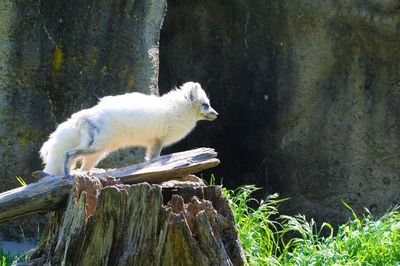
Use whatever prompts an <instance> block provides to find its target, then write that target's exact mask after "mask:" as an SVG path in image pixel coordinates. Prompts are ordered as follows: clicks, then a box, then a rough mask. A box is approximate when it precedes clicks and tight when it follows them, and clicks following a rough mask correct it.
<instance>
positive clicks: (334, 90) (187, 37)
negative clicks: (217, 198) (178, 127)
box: [160, 0, 400, 223]
mask: <svg viewBox="0 0 400 266" xmlns="http://www.w3.org/2000/svg"><path fill="white" fill-rule="evenodd" d="M399 43H400V3H399V2H398V1H394V0H393V1H392V0H385V1H375V0H370V1H361V0H359V1H351V2H346V1H323V0H317V1H306V0H302V1H278V0H275V1H274V0H269V1H266V0H251V1H245V0H241V1H239V0H237V1H224V0H221V1H172V0H170V1H169V2H168V12H167V16H166V19H165V23H164V26H163V30H162V33H161V39H160V66H161V67H160V71H161V72H160V88H161V89H162V90H163V91H165V90H168V89H169V88H170V87H172V86H174V85H176V84H180V83H182V82H184V81H187V80H197V81H199V82H201V84H203V86H204V87H205V88H206V90H207V91H208V93H209V94H210V96H211V102H212V104H213V106H214V107H215V109H216V110H217V111H218V112H219V113H220V117H219V118H218V120H216V121H215V122H213V123H211V124H206V123H202V124H200V125H199V126H198V128H197V129H195V131H194V132H193V133H192V134H191V135H190V136H189V137H188V138H187V139H186V140H184V141H182V142H181V143H180V144H177V145H176V146H174V147H172V148H171V149H170V150H180V149H184V148H189V147H190V148H191V147H193V146H203V145H206V146H212V147H214V148H216V150H217V151H219V154H220V156H219V157H220V158H221V161H222V164H221V166H220V167H219V168H218V169H216V170H212V173H214V174H215V175H216V176H217V177H219V178H223V183H224V184H225V185H227V186H237V185H240V184H244V183H246V184H257V185H258V186H264V187H266V188H267V191H278V192H280V193H281V196H282V197H290V198H291V200H290V201H288V202H287V203H286V204H284V205H283V206H282V207H283V211H284V212H288V213H305V214H307V215H308V216H309V217H314V218H317V220H319V221H329V222H332V223H339V222H343V221H344V220H346V219H347V217H349V216H350V213H349V212H348V211H347V210H346V209H345V208H344V206H343V205H342V203H341V201H340V200H341V199H343V200H344V201H346V202H347V203H348V204H350V206H352V207H353V208H354V209H356V210H357V211H362V209H363V207H367V208H369V209H370V210H371V211H372V212H373V213H375V214H381V213H383V212H384V211H386V210H387V208H389V207H390V206H393V205H395V204H398V203H399V202H400V196H399V193H398V191H399V188H400V167H399V160H400V123H399V122H400V78H399V71H400V49H399ZM205 177H206V178H208V176H205Z"/></svg>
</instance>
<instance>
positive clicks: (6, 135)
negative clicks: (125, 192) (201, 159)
mask: <svg viewBox="0 0 400 266" xmlns="http://www.w3.org/2000/svg"><path fill="white" fill-rule="evenodd" d="M165 10H166V1H164V0H152V1H147V0H146V1H145V0H143V1H124V0H120V1H108V0H99V1H91V2H85V1H83V2H82V1H77V0H72V1H51V0H34V1H19V0H18V1H11V0H4V1H0V140H1V145H0V159H1V167H0V177H1V180H2V181H3V182H1V183H0V190H6V189H10V188H14V187H16V186H18V185H19V184H18V183H17V181H16V180H15V176H16V175H19V176H22V177H24V179H25V180H26V181H27V182H30V181H31V180H30V179H29V175H30V173H31V172H32V171H34V170H38V169H41V161H40V159H39V157H38V150H39V149H40V147H41V145H42V143H43V142H44V141H45V139H46V137H47V136H48V134H49V133H50V132H52V131H53V130H54V129H55V128H56V126H57V124H58V123H60V122H63V121H64V120H65V119H66V118H68V117H69V116H70V115H71V114H72V113H73V112H76V111H78V110H81V109H83V108H88V107H91V106H93V105H94V104H95V103H96V102H97V100H98V97H102V96H104V95H110V94H119V93H123V92H127V91H140V92H146V93H158V88H157V80H158V39H159V32H160V27H161V24H162V20H163V17H164V13H165ZM125 154H126V153H125ZM119 157H124V158H128V157H129V156H121V155H119ZM114 161H118V160H114ZM125 163H126V161H125ZM113 166H115V164H113Z"/></svg>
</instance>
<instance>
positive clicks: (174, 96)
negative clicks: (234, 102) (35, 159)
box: [40, 82, 218, 176]
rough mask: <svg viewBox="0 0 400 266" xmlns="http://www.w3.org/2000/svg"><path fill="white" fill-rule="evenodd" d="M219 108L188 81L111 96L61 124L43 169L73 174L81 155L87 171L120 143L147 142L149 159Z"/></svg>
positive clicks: (45, 152) (48, 144)
mask: <svg viewBox="0 0 400 266" xmlns="http://www.w3.org/2000/svg"><path fill="white" fill-rule="evenodd" d="M217 116H218V113H217V112H216V111H215V110H214V109H213V108H212V107H211V106H210V101H209V99H208V98H207V96H206V93H205V92H204V90H203V89H202V88H201V86H200V84H199V83H195V82H187V83H185V84H183V86H182V87H180V88H179V89H175V90H172V91H170V92H168V93H167V94H164V95H163V96H161V97H159V96H155V95H145V94H141V93H137V92H134V93H126V94H123V95H117V96H107V97H104V98H102V99H100V101H99V103H98V104H97V105H96V106H94V107H92V108H89V109H85V110H82V111H79V112H77V113H75V114H73V115H72V116H71V118H70V119H68V120H67V121H66V122H64V123H62V124H60V125H59V126H58V127H57V129H56V131H54V132H53V133H52V134H51V135H50V137H49V139H48V140H47V141H46V142H45V143H44V144H43V146H42V148H41V149H40V157H41V158H42V160H43V163H44V164H45V168H44V169H43V171H44V172H46V173H47V174H51V175H62V174H65V175H66V176H69V172H70V171H71V170H73V169H74V168H75V164H76V162H77V161H78V160H82V164H81V170H82V171H89V170H91V169H92V168H93V167H95V166H96V165H97V164H98V163H99V162H100V161H101V160H102V159H103V158H104V157H105V156H107V154H109V153H110V152H113V151H116V150H118V149H120V148H125V147H132V146H141V147H145V148H147V152H146V160H149V159H151V158H153V157H157V156H159V155H160V152H161V149H162V148H163V147H165V146H168V145H171V144H173V143H175V142H177V141H179V140H181V139H182V138H184V137H185V136H186V135H187V134H189V132H190V131H191V130H192V129H193V128H194V127H195V125H196V122H197V121H199V120H210V121H211V120H214V119H216V118H217Z"/></svg>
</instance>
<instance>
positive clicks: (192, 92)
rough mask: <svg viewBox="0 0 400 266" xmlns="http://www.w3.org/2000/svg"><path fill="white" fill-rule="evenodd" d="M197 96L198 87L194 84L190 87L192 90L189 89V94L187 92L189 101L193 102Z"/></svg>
mask: <svg viewBox="0 0 400 266" xmlns="http://www.w3.org/2000/svg"><path fill="white" fill-rule="evenodd" d="M198 95H199V86H198V85H197V84H196V83H194V84H193V85H192V88H191V89H190V92H189V98H190V101H192V102H193V101H194V99H197V98H198Z"/></svg>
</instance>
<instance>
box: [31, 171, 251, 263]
mask: <svg viewBox="0 0 400 266" xmlns="http://www.w3.org/2000/svg"><path fill="white" fill-rule="evenodd" d="M73 192H74V193H71V194H70V197H69V200H68V204H67V208H66V211H65V214H64V215H63V216H62V217H63V218H62V219H61V220H59V219H53V220H52V222H51V223H50V224H49V226H48V228H50V229H49V230H48V231H47V234H46V235H45V236H44V237H43V239H46V243H45V245H42V246H41V247H40V248H39V249H38V250H37V251H36V253H35V255H34V256H33V257H31V259H32V261H31V262H28V264H29V265H171V266H172V265H200V266H201V265H244V261H245V259H244V255H243V251H242V247H241V243H240V241H239V239H238V234H237V231H236V228H235V224H234V219H233V215H232V212H231V210H230V207H229V204H228V201H227V200H226V198H224V196H223V194H222V191H221V188H220V187H218V186H213V187H195V188H164V187H162V186H160V185H149V184H147V183H141V184H135V185H124V184H116V185H111V186H108V185H106V186H103V185H102V184H101V182H99V181H98V180H97V179H95V178H93V177H84V176H79V177H77V178H76V179H75V184H74V189H73ZM58 217H61V215H58Z"/></svg>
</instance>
